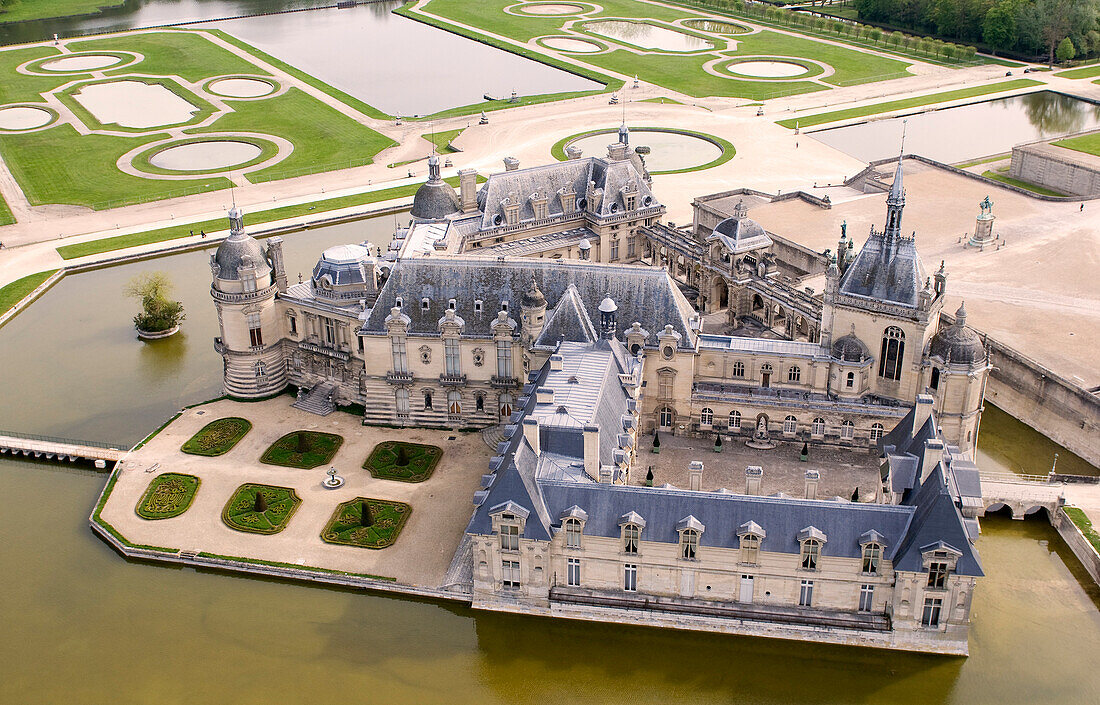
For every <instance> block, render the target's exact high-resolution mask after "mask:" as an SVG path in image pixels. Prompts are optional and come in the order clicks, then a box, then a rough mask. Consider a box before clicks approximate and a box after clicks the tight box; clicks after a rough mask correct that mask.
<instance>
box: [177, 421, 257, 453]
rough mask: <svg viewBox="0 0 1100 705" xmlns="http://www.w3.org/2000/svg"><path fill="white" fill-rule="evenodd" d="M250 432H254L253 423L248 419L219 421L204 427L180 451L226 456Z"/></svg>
mask: <svg viewBox="0 0 1100 705" xmlns="http://www.w3.org/2000/svg"><path fill="white" fill-rule="evenodd" d="M250 430H252V423H251V422H249V421H248V419H242V418H240V417H238V416H229V417H227V418H224V419H218V420H216V421H211V422H210V423H208V424H206V425H205V426H203V427H202V429H201V430H200V431H199V432H198V433H196V434H195V435H193V436H191V438H189V439H188V440H187V442H186V443H184V444H183V446H182V447H181V448H180V450H182V451H183V452H184V453H190V454H191V455H207V456H215V455H225V454H226V453H228V452H229V451H231V450H233V446H235V445H237V442H238V441H240V440H241V439H242V438H244V436H245V434H246V433H248V432H249V431H250Z"/></svg>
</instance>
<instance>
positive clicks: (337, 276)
mask: <svg viewBox="0 0 1100 705" xmlns="http://www.w3.org/2000/svg"><path fill="white" fill-rule="evenodd" d="M370 258H371V254H370V250H369V249H367V248H366V247H363V246H362V245H336V246H335V247H330V248H328V249H327V250H325V251H324V252H323V253H322V254H321V258H320V259H318V260H317V264H316V265H314V267H313V281H314V282H318V281H320V280H321V277H323V276H326V275H327V276H328V278H329V281H330V282H331V283H332V285H333V286H348V285H353V284H365V283H366V281H367V279H366V275H365V273H364V271H363V263H364V262H365V261H367V260H369V259H370Z"/></svg>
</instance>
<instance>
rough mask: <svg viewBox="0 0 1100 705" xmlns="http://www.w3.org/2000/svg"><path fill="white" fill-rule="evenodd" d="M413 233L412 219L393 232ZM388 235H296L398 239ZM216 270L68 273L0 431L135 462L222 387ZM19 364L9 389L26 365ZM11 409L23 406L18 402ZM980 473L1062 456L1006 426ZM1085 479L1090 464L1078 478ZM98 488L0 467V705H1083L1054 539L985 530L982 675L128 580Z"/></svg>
mask: <svg viewBox="0 0 1100 705" xmlns="http://www.w3.org/2000/svg"><path fill="white" fill-rule="evenodd" d="M402 218H403V216H402ZM393 222H394V220H393V218H392V217H386V218H378V219H374V220H369V221H362V222H359V223H353V224H348V225H341V226H336V227H332V228H323V229H317V230H312V231H306V232H302V233H296V234H292V235H290V236H288V237H286V245H285V250H286V255H287V262H288V265H287V266H288V272H289V273H290V275H291V278H292V279H296V277H297V273H298V272H299V271H301V272H303V274H306V275H308V272H309V271H310V269H311V267H312V264H313V262H314V261H315V259H316V257H317V255H318V253H319V252H320V250H321V249H323V248H324V247H327V246H329V245H332V244H337V243H343V242H355V241H359V240H363V239H368V240H370V241H372V242H376V243H383V244H384V243H385V241H386V239H387V238H388V236H389V234H390V232H392V227H393ZM208 256H209V255H208V253H207V252H193V253H186V254H181V255H174V256H172V257H166V258H161V259H158V260H152V261H147V262H139V263H134V264H128V265H124V266H121V267H114V268H110V269H103V270H98V271H95V272H90V273H86V274H80V275H75V276H72V277H69V278H66V279H65V280H63V281H62V282H61V283H60V284H59V285H58V286H57V287H55V288H54V289H52V290H51V291H50V292H48V293H47V294H46V296H44V297H43V298H42V299H41V300H40V301H38V302H36V303H35V304H34V306H32V308H31V311H32V313H31V314H24V315H21V316H19V317H17V318H16V319H15V320H14V321H12V323H10V324H9V325H7V326H5V327H4V328H2V329H0V359H3V360H4V361H5V362H8V361H17V364H16V365H11V364H5V365H4V366H3V368H2V369H0V384H3V386H4V389H5V399H6V402H7V403H5V404H3V405H0V428H14V429H18V430H23V431H31V432H38V433H54V434H60V435H66V436H77V437H86V438H92V439H102V440H118V441H124V442H134V441H136V440H139V439H140V438H141V437H143V436H145V435H146V434H147V433H148V432H150V431H151V430H153V429H154V428H155V427H156V426H158V425H159V424H160V423H161V422H162V421H163V420H165V419H166V418H167V417H168V416H169V415H170V414H171V413H173V412H174V411H175V410H177V409H178V408H179V406H181V405H183V404H187V403H193V402H197V401H201V400H203V399H206V398H209V397H212V396H214V395H216V394H217V393H218V391H219V387H220V381H219V370H220V361H219V360H218V359H217V355H216V354H215V353H214V352H213V350H212V348H211V342H210V339H211V337H212V336H213V335H214V331H215V329H216V321H215V318H214V313H213V306H212V305H211V303H210V299H209V295H208V291H207V290H208V286H209V267H208V266H207V259H208ZM155 269H159V270H163V271H167V272H169V274H170V276H171V277H172V278H173V280H174V281H175V282H176V285H177V295H178V297H179V298H180V299H182V300H183V301H184V303H185V305H186V306H187V310H188V319H187V321H186V322H185V323H184V334H183V335H181V336H178V337H176V338H172V339H169V340H167V341H160V342H159V343H157V344H153V345H149V344H143V343H140V342H139V341H137V340H136V339H135V337H134V335H133V330H132V327H131V325H130V316H131V315H132V313H133V309H134V303H133V302H132V301H129V300H127V299H125V298H124V297H123V296H122V294H121V287H122V284H123V283H125V282H126V281H127V280H128V279H129V278H130V277H132V276H133V275H134V274H135V273H137V272H140V271H146V270H155ZM14 367H18V372H17V373H16V372H14V371H13V368H14ZM13 400H19V402H18V403H14V402H13ZM981 438H982V448H981V462H982V463H983V467H984V468H985V469H990V470H1012V471H1016V472H1045V471H1046V470H1047V469H1049V465H1050V461H1051V459H1052V456H1053V453H1054V452H1061V453H1062V457H1061V458H1060V459H1059V469H1060V470H1063V471H1065V472H1081V471H1082V470H1081V469H1073V468H1074V466H1072V462H1073V461H1072V460H1067V457H1068V454H1066V453H1065V452H1064V451H1063V450H1060V449H1058V447H1057V446H1055V445H1053V444H1051V443H1050V442H1049V441H1047V440H1046V439H1044V438H1043V437H1042V436H1040V435H1039V434H1037V433H1035V432H1034V431H1031V430H1030V429H1028V428H1027V427H1026V426H1023V425H1022V424H1019V423H1018V422H1016V421H1014V420H1013V419H1011V418H1010V417H1008V416H1007V415H1004V414H1003V413H1000V412H996V411H995V410H994V411H991V412H987V415H986V417H985V418H984V419H983V425H982V436H981ZM1086 467H1087V466H1086ZM104 481H105V476H104V475H102V474H98V473H93V472H90V471H86V470H80V469H75V468H72V467H61V466H57V465H55V464H50V463H31V462H25V461H14V460H0V497H2V498H3V501H4V507H3V511H0V537H3V544H2V545H3V551H2V552H0V591H2V592H0V594H3V595H4V600H3V601H2V602H0V634H2V635H3V636H2V638H0V703H53V702H71V703H89V704H92V703H105V702H110V703H112V704H119V705H127V704H129V703H142V704H144V703H158V704H164V705H169V704H175V703H181V704H182V703H187V704H188V705H198V704H202V703H216V704H219V705H220V704H222V703H227V702H240V703H260V702H263V703H270V702H273V701H274V702H279V703H287V704H293V703H304V702H310V703H331V702H347V701H350V702H367V701H370V702H380V703H388V702H392V703H478V704H479V705H480V704H491V703H543V702H561V701H567V700H572V699H576V698H577V697H578V696H583V697H585V698H587V699H589V700H590V701H591V702H599V703H631V705H635V704H642V703H651V702H652V703H662V704H666V703H681V702H683V703H712V702H721V703H746V704H747V703H753V704H772V703H775V704H779V703H797V704H804V703H806V704H814V703H897V704H900V705H905V704H908V703H913V704H914V705H917V704H919V705H929V704H936V703H960V704H962V703H967V704H973V703H1048V702H1049V703H1059V705H1064V704H1067V703H1092V702H1096V701H1097V700H1098V699H1100V671H1097V669H1095V667H1094V661H1095V658H1096V655H1097V654H1098V653H1100V611H1098V609H1097V608H1098V606H1100V591H1096V590H1095V589H1093V588H1091V587H1090V583H1088V582H1087V577H1086V576H1085V575H1084V572H1083V571H1082V570H1081V569H1080V568H1079V567H1078V566H1077V564H1076V562H1075V559H1074V558H1073V556H1072V555H1071V554H1070V553H1069V551H1068V549H1066V548H1065V546H1064V545H1063V544H1062V542H1061V540H1060V539H1059V538H1058V536H1057V534H1056V533H1055V532H1054V530H1053V529H1051V527H1050V526H1049V525H1047V524H1046V522H1045V521H1043V520H1042V519H1032V520H1028V521H1026V522H1018V521H1017V522H1013V521H1010V520H1008V519H1004V518H1002V517H992V518H988V519H986V520H984V521H983V524H982V526H983V532H984V533H983V536H982V539H981V541H980V543H979V550H980V551H981V555H982V558H983V561H984V565H985V569H986V572H987V574H988V576H987V577H986V578H985V579H984V580H983V581H982V583H981V585H980V589H979V590H978V591H977V592H976V594H975V605H974V623H973V628H972V630H971V635H970V647H971V656H970V658H969V659H950V658H940V657H930V656H921V655H912V654H902V653H892V652H880V651H869V650H863V649H852V648H844V647H833V646H822V645H813V644H801V643H791V642H782V641H773V640H765V639H748V638H739V637H725V636H715V635H708V634H694V633H677V632H669V631H663V630H656V629H643V628H627V627H619V626H609V625H593V624H585V623H573V622H566V621H556V620H547V619H538V618H525V617H518V616H507V615H496V614H483V613H476V612H473V611H471V610H469V609H466V608H462V607H459V606H454V605H443V604H436V603H432V602H425V601H419V600H412V599H396V598H388V597H381V596H376V595H370V594H365V593H358V592H351V591H341V590H332V589H326V588H319V587H312V586H306V585H302V584H294V583H289V582H280V581H270V580H260V579H249V578H242V577H240V576H237V575H226V574H220V573H215V572H205V571H204V572H196V571H194V570H191V569H179V568H174V567H164V566H159V565H154V564H144V563H137V562H128V561H126V560H124V559H122V558H120V557H119V556H118V555H116V554H115V553H114V552H113V551H112V550H111V549H110V548H109V547H108V546H107V545H106V544H105V543H103V542H102V541H100V540H99V539H97V538H96V537H95V536H94V535H93V534H92V533H91V531H90V529H89V528H88V526H87V516H88V514H89V512H90V511H91V508H92V505H93V504H94V502H95V499H96V497H97V496H98V494H99V492H100V490H101V489H102V487H103V483H104Z"/></svg>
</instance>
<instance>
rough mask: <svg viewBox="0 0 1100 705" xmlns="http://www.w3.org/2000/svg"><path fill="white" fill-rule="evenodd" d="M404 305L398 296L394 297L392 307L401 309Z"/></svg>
mask: <svg viewBox="0 0 1100 705" xmlns="http://www.w3.org/2000/svg"><path fill="white" fill-rule="evenodd" d="M404 304H405V301H404V299H402V298H401V297H400V296H397V297H395V298H394V300H393V305H394V306H396V307H397V308H401V307H402V306H404Z"/></svg>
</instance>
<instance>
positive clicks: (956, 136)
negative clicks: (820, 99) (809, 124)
mask: <svg viewBox="0 0 1100 705" xmlns="http://www.w3.org/2000/svg"><path fill="white" fill-rule="evenodd" d="M903 121H904V122H905V123H906V129H905V151H906V152H907V153H910V154H919V155H921V156H924V157H928V158H929V159H935V160H937V161H941V162H945V163H947V164H953V163H956V162H961V161H965V160H968V159H977V158H979V157H984V156H988V155H991V154H1001V153H1003V152H1009V151H1011V150H1012V147H1013V146H1014V145H1017V144H1020V143H1023V142H1032V141H1034V140H1040V139H1047V138H1051V137H1060V136H1062V135H1067V134H1070V133H1073V132H1079V131H1081V130H1087V129H1091V128H1094V127H1100V105H1098V104H1096V103H1092V102H1089V101H1087V100H1081V99H1080V98H1074V97H1072V96H1068V95H1063V94H1061V93H1055V92H1053V91H1038V92H1035V93H1028V94H1026V95H1018V96H1012V97H1009V98H997V99H995V100H987V101H982V102H980V103H971V104H970V105H961V106H958V107H955V108H942V109H939V110H929V111H927V112H922V113H916V114H913V115H907V116H900V117H895V118H889V119H886V120H871V121H869V122H863V123H859V124H856V125H849V126H847V127H834V128H830V129H824V130H818V131H816V132H813V133H812V135H813V137H814V139H816V140H819V141H821V142H824V143H825V144H827V145H829V146H830V147H835V148H837V149H839V150H840V151H842V152H844V153H845V154H848V155H851V156H853V157H855V158H856V159H859V160H861V161H865V162H870V161H874V160H876V159H886V158H888V157H892V156H895V155H897V153H898V145H899V144H900V142H901V130H902V122H903Z"/></svg>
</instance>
